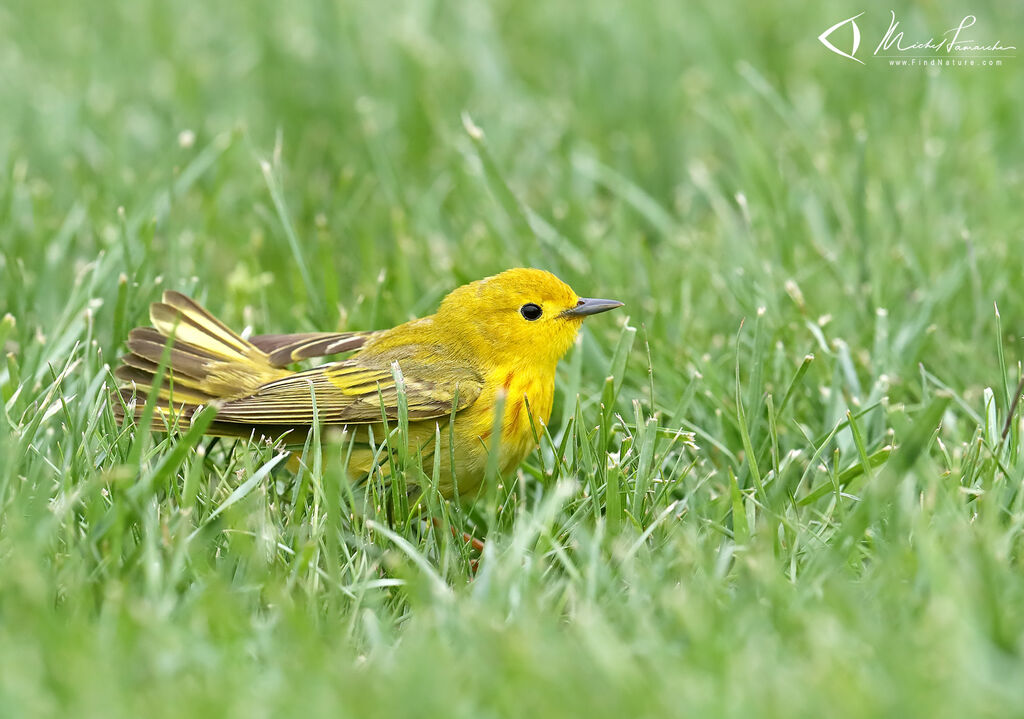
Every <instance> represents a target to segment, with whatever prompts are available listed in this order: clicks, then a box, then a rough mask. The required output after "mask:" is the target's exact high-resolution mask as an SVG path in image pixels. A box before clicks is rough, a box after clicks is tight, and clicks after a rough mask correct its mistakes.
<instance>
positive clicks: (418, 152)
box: [0, 0, 1024, 719]
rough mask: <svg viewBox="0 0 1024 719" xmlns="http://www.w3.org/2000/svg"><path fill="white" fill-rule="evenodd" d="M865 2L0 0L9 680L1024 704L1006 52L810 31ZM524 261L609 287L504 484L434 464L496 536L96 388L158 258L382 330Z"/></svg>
mask: <svg viewBox="0 0 1024 719" xmlns="http://www.w3.org/2000/svg"><path fill="white" fill-rule="evenodd" d="M947 5H950V6H952V5H953V4H952V3H947ZM863 9H864V8H863V7H860V6H855V5H850V6H848V7H842V8H839V7H838V6H834V5H833V6H832V7H831V8H830V7H829V6H822V7H809V6H807V5H806V4H803V3H797V2H789V1H788V0H773V1H772V2H766V3H758V4H749V3H742V2H740V1H739V0H722V1H721V2H715V3H713V4H710V5H709V6H708V7H705V8H700V7H696V6H693V5H692V4H689V3H681V2H661V1H658V0H655V1H654V2H650V3H625V2H615V1H614V0H594V1H592V2H589V3H579V4H576V5H574V4H571V3H533V4H526V3H514V2H508V1H505V0H500V1H499V2H493V3H480V2H465V3H461V4H456V3H452V4H448V3H430V2H427V3H423V2H398V3H390V4H387V5H386V6H385V5H384V4H371V3H346V2H330V1H329V0H322V1H320V0H301V1H299V2H293V3H274V2H269V1H268V0H247V2H236V3H200V2H191V1H190V2H183V3H177V4H171V3H161V2H156V1H155V0H135V1H133V2H125V3H73V2H69V1H67V0H39V1H35V2H28V1H22V0H13V1H9V2H4V3H2V4H0V66H2V68H3V72H2V74H0V107H2V108H3V110H2V111H0V251H2V255H0V316H3V320H2V322H0V346H2V347H3V349H4V355H6V360H5V361H3V362H2V363H0V364H2V365H3V366H2V367H0V398H2V409H0V715H2V716H18V717H25V716H46V715H49V716H62V717H65V716H77V717H90V716H103V717H113V716H126V717H127V716H151V717H161V716H168V717H170V716H174V717H179V716H231V717H246V719H251V718H252V717H263V716H314V715H316V716H353V717H364V716H371V715H373V716H417V717H420V716H430V715H434V716H446V717H448V716H451V717H493V716H508V715H516V716H521V715H522V716H533V717H547V716H559V715H561V716H564V715H566V708H567V707H569V706H571V707H573V712H572V713H574V714H580V715H584V713H585V715H586V716H589V717H593V718H594V719H597V718H598V717H626V716H630V717H632V716H672V715H687V716H741V717H751V716H764V717H786V718H789V717H794V716H808V717H820V716H830V717H866V716H927V717H963V716H994V717H995V716H998V717H1005V716H1010V715H1014V714H1017V715H1019V714H1020V713H1021V712H1022V711H1024V710H1022V707H1024V681H1022V678H1024V571H1022V570H1024V561H1022V552H1024V541H1022V530H1024V492H1022V491H1021V489H1022V483H1024V433H1022V423H1021V416H1020V414H1019V413H1013V414H1012V415H1011V414H1010V407H1011V404H1013V399H1014V396H1015V394H1016V387H1017V383H1018V380H1019V378H1020V374H1021V369H1020V367H1021V365H1020V362H1021V359H1022V357H1024V347H1022V342H1021V339H1022V333H1021V328H1022V323H1024V293H1022V292H1021V291H1020V287H1021V278H1022V269H1024V262H1022V259H1021V252H1020V247H1021V242H1022V240H1024V205H1022V203H1021V198H1022V196H1024V173H1022V168H1024V143H1022V140H1021V127H1022V125H1024V93H1021V92H1020V89H1021V82H1020V80H1021V67H1022V65H1021V63H1024V59H1021V58H1016V59H1011V60H1008V61H1007V63H1006V65H1005V66H1004V67H995V68H943V69H934V68H933V69H930V70H926V69H921V68H908V69H904V68H890V67H887V66H885V65H883V64H882V63H881V61H877V62H875V63H874V64H872V63H869V64H867V65H859V64H857V63H854V62H851V61H849V60H845V59H843V58H841V57H839V56H837V55H835V54H832V53H829V52H828V51H827V50H825V48H823V47H822V45H821V44H820V43H818V42H817V40H816V37H817V35H818V34H819V33H820V32H822V30H824V29H825V28H826V27H828V26H830V25H832V24H833V23H835V22H837V21H839V20H841V19H842V18H844V17H847V16H849V15H854V14H855V13H857V12H860V11H861V10H863ZM967 9H968V10H969V11H970V12H973V13H975V14H976V15H977V17H978V25H977V26H976V27H975V28H974V30H975V35H976V36H977V37H979V38H981V39H984V38H992V39H995V38H996V37H998V38H999V39H1000V40H1001V41H1002V43H1003V44H1004V45H1008V44H1016V45H1018V46H1022V45H1024V6H1021V5H1019V4H1011V3H996V2H981V3H978V4H975V5H972V6H971V7H970V8H967ZM895 10H896V11H897V13H898V14H899V15H900V17H901V18H902V19H904V21H905V24H906V26H907V30H908V35H911V34H914V35H924V36H927V35H928V34H929V33H931V34H936V35H937V34H940V33H941V32H942V31H944V30H945V29H946V28H949V27H953V26H955V25H956V24H957V22H959V19H960V17H962V15H963V14H964V11H963V9H962V8H959V7H947V8H942V7H938V4H937V3H924V2H922V3H918V4H916V5H903V6H900V7H897V8H895ZM859 22H861V23H862V28H863V29H864V34H865V39H864V45H865V47H866V48H867V51H870V50H871V49H872V48H873V46H874V42H875V40H874V38H875V37H876V36H877V35H879V34H880V33H881V32H882V31H884V28H885V26H886V24H887V23H888V8H887V7H886V8H885V9H884V10H880V9H871V10H870V12H869V13H868V14H866V15H865V16H864V17H863V18H861V19H860V20H859ZM912 29H913V32H911V30H912ZM868 35H871V37H868ZM847 44H848V41H847ZM869 45H870V46H871V47H868V46H869ZM863 52H865V50H862V53H863ZM514 266H536V267H543V268H546V269H550V270H552V271H554V272H556V273H557V274H559V275H560V276H561V277H562V278H563V279H564V280H566V281H567V282H569V283H570V284H571V285H572V286H573V287H574V288H575V289H576V290H577V291H578V292H579V293H580V294H582V295H591V296H599V297H615V298H618V299H621V300H623V301H625V302H626V303H627V307H626V308H625V309H624V310H620V311H618V312H617V313H614V314H610V315H604V316H602V317H601V318H598V319H597V320H596V321H592V322H589V323H588V326H587V328H586V331H585V333H584V335H583V336H582V338H581V342H580V345H579V346H578V347H577V348H576V349H574V350H573V352H572V353H571V354H570V355H569V357H568V358H567V359H566V360H565V361H564V362H563V363H562V365H561V366H560V368H559V382H558V391H557V395H556V402H555V410H554V414H553V417H552V421H551V426H550V436H549V437H545V438H544V441H543V442H542V447H541V449H540V451H538V452H536V453H534V454H533V455H532V456H531V457H530V458H529V459H528V460H527V461H526V462H525V464H524V465H523V466H522V467H521V468H520V470H519V472H518V474H517V475H516V476H515V477H505V478H504V479H503V481H501V482H498V481H493V482H491V483H490V484H489V486H488V490H487V492H486V493H485V496H483V497H481V498H480V499H479V501H477V502H475V503H473V504H471V505H466V506H462V507H459V506H450V505H446V504H444V503H443V502H442V501H440V500H438V499H437V498H436V496H434V495H432V494H431V493H429V492H428V493H427V495H426V504H427V506H428V508H429V510H430V512H431V513H432V514H433V515H434V516H438V517H442V518H443V519H444V521H445V522H450V523H451V524H452V525H453V526H456V527H460V528H464V529H467V530H469V531H472V532H474V533H475V534H476V535H477V536H480V537H485V538H486V549H485V551H484V554H483V556H482V557H481V558H480V561H479V569H478V570H477V571H476V573H475V574H474V573H473V571H472V568H471V560H472V559H473V556H472V554H471V553H470V552H468V551H467V550H466V548H465V547H464V546H463V545H462V544H461V543H460V542H456V541H454V540H452V539H451V537H450V536H449V535H448V533H447V532H446V531H445V529H444V528H435V527H433V526H432V525H430V524H428V523H426V522H423V521H421V520H420V519H416V518H411V519H408V520H401V521H397V522H396V523H395V525H394V526H393V527H392V528H390V529H389V528H388V527H387V526H384V525H383V524H382V523H380V522H378V523H376V524H374V523H366V522H361V521H355V522H353V521H350V520H349V519H348V518H347V510H346V504H345V497H346V492H345V486H346V484H345V477H344V472H343V468H342V466H341V465H342V462H341V460H340V457H341V455H342V454H343V452H344V447H343V446H340V445H339V444H338V442H336V441H335V439H334V438H333V436H328V435H327V434H325V435H324V436H322V437H321V436H319V435H318V436H317V437H315V438H314V441H312V442H311V443H310V446H309V448H308V450H307V452H306V464H307V466H308V470H305V471H302V472H300V473H299V474H297V475H296V474H295V473H293V472H290V471H288V470H287V469H286V468H285V466H284V464H283V463H282V462H281V460H280V455H279V454H278V452H277V451H276V450H275V449H274V448H272V447H267V446H257V445H247V444H245V443H238V444H232V443H230V442H220V443H211V442H210V441H209V440H205V439H201V438H199V437H193V436H188V435H185V436H175V437H171V438H168V437H166V436H161V435H151V434H150V433H148V432H146V431H140V430H138V429H137V428H135V427H134V426H127V427H118V426H117V424H116V423H115V422H114V419H113V416H112V414H111V410H110V408H109V405H108V403H107V396H108V389H109V387H110V386H111V385H112V378H111V376H110V369H111V367H112V366H113V365H114V363H115V362H116V359H117V357H118V356H119V354H120V353H121V352H122V351H123V345H122V342H123V340H124V338H125V336H126V333H127V331H128V329H130V328H131V327H132V326H135V325H137V324H143V323H145V322H146V321H147V320H146V313H147V306H148V304H149V302H151V301H153V300H155V299H157V298H158V297H159V295H160V293H161V291H162V289H164V288H174V289H179V290H182V291H185V292H188V293H192V294H194V295H195V296H196V297H197V298H199V299H200V300H201V301H203V302H204V303H206V304H207V305H208V306H209V307H211V309H214V310H216V311H217V313H218V314H220V315H221V316H222V317H223V318H224V319H225V320H226V321H228V322H229V323H231V324H234V325H236V326H238V327H240V328H241V327H251V328H252V329H253V331H256V332H273V331H303V330H308V329H314V328H315V329H335V328H352V329H362V328H377V327H385V326H390V325H392V324H394V323H398V322H401V321H403V320H405V319H408V318H410V317H413V316H416V315H420V314H424V313H429V312H431V311H432V310H433V308H434V307H435V306H436V304H437V302H438V301H439V299H440V298H441V297H442V296H443V295H444V294H445V293H446V292H447V291H448V290H450V289H452V288H454V287H455V286H457V285H459V284H461V283H463V282H466V281H470V280H473V279H477V278H479V277H483V276H485V275H487V274H492V273H494V272H497V271H500V270H502V269H505V268H508V267H514ZM408 471H410V472H411V471H414V470H413V469H411V468H410V469H409V470H408ZM400 519H401V518H400Z"/></svg>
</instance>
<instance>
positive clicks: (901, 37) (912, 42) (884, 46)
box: [818, 10, 1017, 67]
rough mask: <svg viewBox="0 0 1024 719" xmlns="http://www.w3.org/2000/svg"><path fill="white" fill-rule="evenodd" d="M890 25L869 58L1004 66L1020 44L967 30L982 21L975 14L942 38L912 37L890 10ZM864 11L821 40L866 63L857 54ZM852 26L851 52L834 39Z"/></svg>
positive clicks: (900, 62) (894, 62)
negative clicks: (908, 35) (985, 36)
mask: <svg viewBox="0 0 1024 719" xmlns="http://www.w3.org/2000/svg"><path fill="white" fill-rule="evenodd" d="M889 14H890V16H891V17H890V20H889V27H888V29H886V31H885V32H884V33H880V37H881V39H880V40H879V41H878V45H876V46H875V51H874V52H873V53H871V55H870V56H868V60H873V59H875V58H879V59H885V60H888V62H889V65H892V66H904V65H910V66H925V65H928V66H943V65H944V66H967V67H974V66H980V67H986V66H1000V65H1002V64H1003V60H1004V59H1005V58H1014V57H1016V55H1014V54H1013V52H1014V51H1015V50H1016V49H1017V46H1016V45H1004V44H1003V43H1002V42H1001V41H1000V40H994V41H993V40H978V39H976V38H975V37H974V36H973V35H971V34H969V33H967V32H966V31H967V30H968V29H970V28H973V27H974V26H975V24H977V22H978V18H977V17H976V16H974V15H965V16H964V18H963V19H962V20H961V21H960V23H959V24H958V25H957V26H956V27H952V28H950V29H949V30H946V31H945V32H944V33H942V34H941V35H940V36H939V37H938V39H936V37H935V36H934V35H932V36H931V37H929V38H927V39H923V38H910V39H908V38H907V36H906V34H905V33H904V31H903V30H901V29H900V21H899V20H897V19H896V12H895V11H893V10H890V11H889ZM863 15H864V13H863V12H862V13H859V14H857V15H854V16H853V17H849V18H846V19H845V20H841V21H840V22H837V23H836V24H835V25H833V26H832V27H830V28H828V29H827V30H825V32H823V33H821V34H820V35H818V40H819V41H820V42H821V44H822V45H824V46H825V47H826V48H828V49H829V50H830V51H831V52H834V53H835V54H836V55H839V56H840V57H844V58H846V59H847V60H853V61H854V62H856V63H859V64H861V65H865V64H866V63H865V62H864V60H861V59H860V58H859V57H857V51H858V50H859V49H860V39H861V31H860V27H859V26H858V25H857V18H859V17H862V16H863ZM847 25H849V26H850V30H851V31H852V33H853V43H852V45H851V46H850V51H849V52H846V51H845V50H842V49H840V47H838V46H837V45H843V43H842V42H840V41H839V40H838V39H836V40H835V42H833V39H832V36H833V35H834V34H835V33H836V32H838V31H840V30H842V29H843V28H845V27H846V26H847Z"/></svg>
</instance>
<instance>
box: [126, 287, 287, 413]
mask: <svg viewBox="0 0 1024 719" xmlns="http://www.w3.org/2000/svg"><path fill="white" fill-rule="evenodd" d="M149 316H150V320H151V321H152V323H153V326H152V327H139V328H136V329H134V330H132V332H131V334H130V335H129V336H128V349H129V353H128V354H127V355H125V356H124V357H122V358H121V361H122V364H121V366H120V367H118V368H117V370H116V371H115V372H114V376H115V377H117V379H119V380H121V382H122V383H123V385H122V387H121V388H120V390H119V394H120V400H118V398H115V401H114V413H115V416H116V417H117V419H118V421H121V420H122V419H123V418H124V416H125V415H126V414H133V415H134V416H135V417H136V418H138V417H139V416H140V415H141V413H142V412H143V407H144V404H145V398H146V397H147V396H148V395H149V393H150V392H151V391H152V390H153V389H154V385H155V384H156V378H157V375H158V374H159V370H160V366H161V364H163V365H164V372H163V376H162V378H161V381H160V383H159V387H158V388H157V392H158V394H157V397H156V407H157V412H156V415H155V417H154V419H156V420H159V421H162V422H163V424H164V425H168V424H170V423H169V422H168V420H169V415H176V416H177V418H178V419H181V420H184V421H186V422H187V420H188V418H189V417H191V416H192V413H193V412H195V410H196V409H197V408H198V407H199V406H201V405H205V404H211V403H216V402H217V401H218V400H224V399H231V398H234V397H240V396H243V395H246V394H251V393H252V392H255V391H256V390H257V389H259V387H260V386H262V385H264V384H266V383H267V382H273V381H274V380H278V379H281V378H282V377H286V376H288V375H289V374H291V372H290V371H288V370H285V369H281V368H279V367H275V366H274V365H273V364H272V362H271V360H270V357H269V355H268V354H267V353H266V352H264V351H263V350H261V349H260V348H258V347H257V346H256V345H254V344H252V343H251V342H249V341H247V340H245V339H243V338H242V337H241V336H239V335H238V334H237V333H236V332H234V331H232V330H231V329H230V328H229V327H228V326H227V325H225V324H224V323H223V322H221V321H220V320H218V319H217V318H216V317H214V316H213V315H212V314H210V313H209V312H208V311H207V310H206V309H204V308H203V307H202V306H201V305H199V304H198V303H197V302H195V301H194V300H192V299H190V298H188V297H186V296H185V295H183V294H181V293H180V292H173V291H168V292H165V293H164V296H163V301H162V302H154V303H153V304H152V305H150V313H149Z"/></svg>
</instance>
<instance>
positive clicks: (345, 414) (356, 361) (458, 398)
mask: <svg viewBox="0 0 1024 719" xmlns="http://www.w3.org/2000/svg"><path fill="white" fill-rule="evenodd" d="M398 364H399V367H400V369H401V372H402V376H403V383H404V385H405V396H406V402H407V404H408V410H409V412H408V416H409V419H412V420H420V419H432V418H435V417H447V416H448V415H450V414H451V412H452V409H453V407H454V408H455V409H456V410H461V409H465V408H466V407H468V406H470V405H471V404H473V402H475V401H476V399H477V397H479V396H480V392H481V390H482V389H483V384H484V381H483V377H482V376H481V375H480V373H479V372H477V371H476V370H475V369H473V368H471V367H462V366H455V367H451V366H443V367H439V366H438V364H437V363H424V362H422V361H415V360H410V359H401V360H399V362H398ZM446 365H447V363H446ZM314 395H315V397H316V416H317V418H318V419H319V421H320V422H321V423H325V424H361V423H370V422H380V421H381V418H382V417H384V416H386V417H387V418H388V419H396V418H397V417H398V389H397V387H396V384H395V378H394V373H393V371H392V366H391V362H390V361H389V360H388V359H386V358H381V357H363V356H361V355H357V356H356V357H353V358H351V359H348V360H344V361H342V362H334V363H331V364H326V365H321V366H320V367H315V368H313V369H311V370H307V371H305V372H297V373H296V374H294V375H291V376H290V377H286V378H284V379H280V380H277V381H275V382H271V383H269V384H266V385H264V386H262V387H260V388H259V389H258V390H257V391H256V392H254V393H253V394H250V395H247V396H245V397H239V398H238V399H233V400H230V401H227V402H225V403H224V404H222V405H220V408H219V409H218V411H217V421H218V422H233V423H244V424H250V425H261V424H273V425H285V424H286V425H310V424H312V423H313V415H314V411H313V397H314Z"/></svg>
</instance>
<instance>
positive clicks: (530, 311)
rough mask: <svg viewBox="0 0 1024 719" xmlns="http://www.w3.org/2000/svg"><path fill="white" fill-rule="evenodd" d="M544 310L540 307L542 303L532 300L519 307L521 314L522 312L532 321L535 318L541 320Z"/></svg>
mask: <svg viewBox="0 0 1024 719" xmlns="http://www.w3.org/2000/svg"><path fill="white" fill-rule="evenodd" d="M543 312H544V310H542V309H541V308H540V305H535V304H533V303H532V302H530V303H528V304H525V305H523V306H522V307H520V308H519V314H521V315H522V316H523V317H525V318H526V319H528V320H530V322H533V321H534V320H539V319H540V316H541V314H543Z"/></svg>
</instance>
